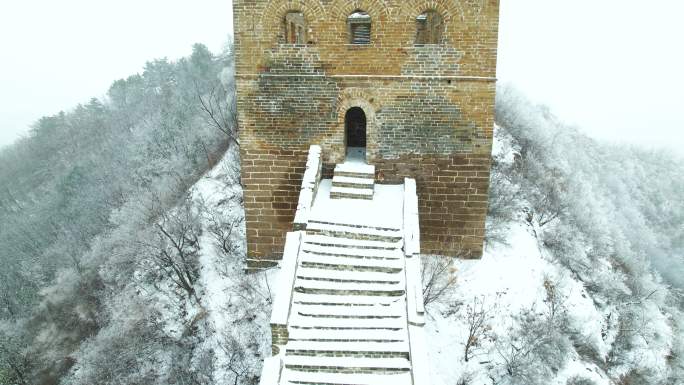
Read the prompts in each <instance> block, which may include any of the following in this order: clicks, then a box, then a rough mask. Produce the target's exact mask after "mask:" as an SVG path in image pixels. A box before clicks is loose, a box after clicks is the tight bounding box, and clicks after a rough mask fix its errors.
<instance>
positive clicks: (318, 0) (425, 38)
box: [233, 0, 499, 259]
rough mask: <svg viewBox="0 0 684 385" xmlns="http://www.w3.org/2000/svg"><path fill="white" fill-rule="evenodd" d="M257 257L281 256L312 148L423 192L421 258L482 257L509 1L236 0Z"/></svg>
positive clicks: (250, 239)
mask: <svg viewBox="0 0 684 385" xmlns="http://www.w3.org/2000/svg"><path fill="white" fill-rule="evenodd" d="M233 12H234V24H235V50H236V68H237V71H236V72H237V74H236V76H237V90H238V111H239V116H238V118H239V124H240V140H241V157H242V181H243V183H244V188H245V191H244V192H245V210H246V223H247V243H248V254H249V255H248V257H250V258H255V259H260V258H268V257H272V256H276V257H277V256H279V255H280V254H281V253H282V249H283V243H284V239H285V233H286V232H287V231H290V230H291V227H292V220H293V216H294V213H295V210H296V206H297V198H298V191H299V186H300V182H301V178H302V174H303V172H304V165H305V163H306V156H307V150H308V148H309V145H310V144H319V145H320V146H321V147H322V149H323V162H324V176H325V177H330V175H331V174H332V168H333V166H334V164H335V163H339V162H342V161H344V159H345V156H347V151H348V147H354V148H357V149H362V150H363V154H364V155H363V156H364V157H365V159H366V161H367V162H368V163H369V164H373V165H375V167H376V180H377V181H378V183H401V182H402V181H403V178H404V177H411V178H415V179H416V181H417V185H418V195H419V200H420V201H419V208H420V220H421V223H420V228H421V237H422V247H423V250H422V251H423V253H435V254H442V255H456V254H461V253H462V252H465V253H466V255H467V256H469V257H473V258H477V257H479V256H480V255H481V253H482V248H483V239H484V223H485V216H486V212H487V195H488V188H489V170H490V154H491V146H492V133H493V126H494V97H495V89H496V87H495V83H496V79H495V76H496V53H497V38H498V20H499V1H498V0H468V1H465V0H461V1H457V0H289V1H288V0H233Z"/></svg>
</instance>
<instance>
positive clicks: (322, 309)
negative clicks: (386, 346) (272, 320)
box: [292, 304, 406, 317]
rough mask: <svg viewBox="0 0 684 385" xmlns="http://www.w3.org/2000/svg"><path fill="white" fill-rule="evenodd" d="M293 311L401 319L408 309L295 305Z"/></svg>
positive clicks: (396, 307)
mask: <svg viewBox="0 0 684 385" xmlns="http://www.w3.org/2000/svg"><path fill="white" fill-rule="evenodd" d="M292 311H294V312H296V313H297V314H316V315H330V316H358V317H373V316H378V317H384V316H391V317H400V316H402V315H403V314H404V313H405V312H406V307H405V306H404V307H400V306H397V305H395V306H364V307H351V306H325V305H296V304H295V305H293V306H292Z"/></svg>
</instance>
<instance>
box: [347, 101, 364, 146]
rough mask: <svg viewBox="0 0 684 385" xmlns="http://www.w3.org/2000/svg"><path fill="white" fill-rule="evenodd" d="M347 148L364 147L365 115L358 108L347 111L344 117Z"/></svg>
mask: <svg viewBox="0 0 684 385" xmlns="http://www.w3.org/2000/svg"><path fill="white" fill-rule="evenodd" d="M344 126H345V131H346V135H347V147H348V148H349V147H363V148H365V147H366V114H365V113H364V112H363V110H362V109H361V108H359V107H352V108H350V109H349V110H347V114H346V115H345V117H344Z"/></svg>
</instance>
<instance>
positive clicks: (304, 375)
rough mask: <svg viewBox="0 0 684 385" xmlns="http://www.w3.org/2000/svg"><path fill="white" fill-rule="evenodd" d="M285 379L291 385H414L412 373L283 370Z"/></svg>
mask: <svg viewBox="0 0 684 385" xmlns="http://www.w3.org/2000/svg"><path fill="white" fill-rule="evenodd" d="M283 379H285V381H288V382H287V384H291V385H314V384H316V385H319V384H326V385H376V384H377V385H412V384H413V381H412V379H411V373H410V372H406V371H404V372H399V373H382V374H356V373H320V372H296V371H291V370H289V369H284V370H283Z"/></svg>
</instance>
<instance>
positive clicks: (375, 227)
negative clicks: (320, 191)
mask: <svg viewBox="0 0 684 385" xmlns="http://www.w3.org/2000/svg"><path fill="white" fill-rule="evenodd" d="M309 223H318V224H322V225H334V226H348V227H354V228H358V229H372V230H386V231H399V232H401V231H402V228H401V226H396V225H395V226H393V227H388V225H383V226H376V225H367V224H357V223H342V222H335V221H331V220H322V219H311V220H310V221H309Z"/></svg>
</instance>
